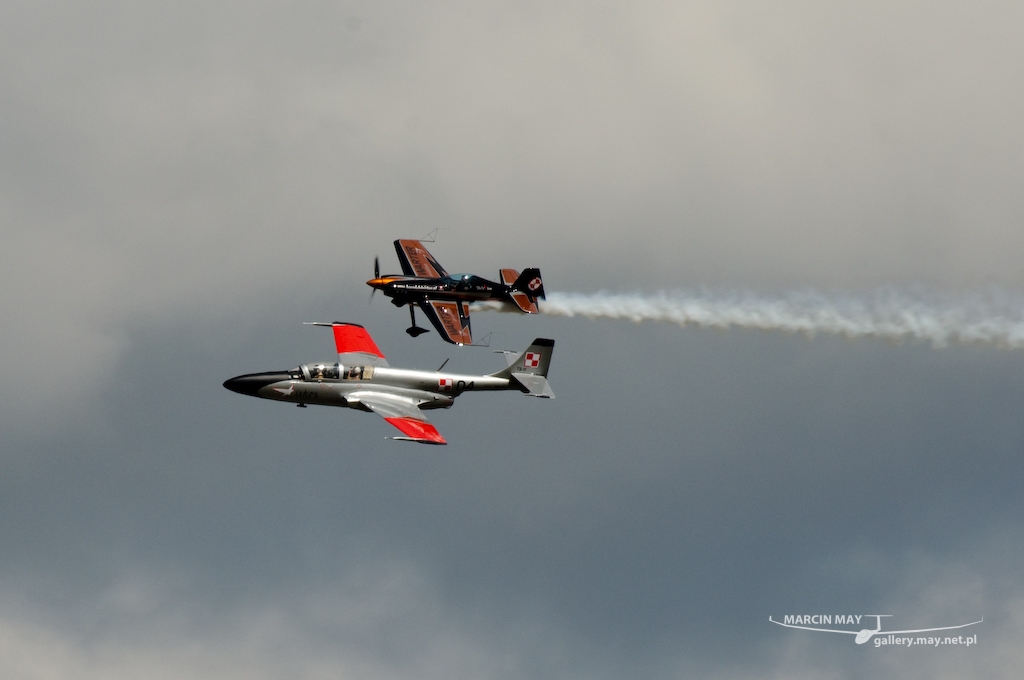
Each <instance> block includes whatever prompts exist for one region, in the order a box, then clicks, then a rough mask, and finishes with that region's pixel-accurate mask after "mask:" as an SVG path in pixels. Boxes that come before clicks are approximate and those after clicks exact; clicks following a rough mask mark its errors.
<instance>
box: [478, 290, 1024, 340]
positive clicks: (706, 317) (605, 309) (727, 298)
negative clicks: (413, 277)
mask: <svg viewBox="0 0 1024 680" xmlns="http://www.w3.org/2000/svg"><path fill="white" fill-rule="evenodd" d="M479 308H482V309H498V306H497V305H488V304H484V305H479ZM540 309H541V312H542V313H544V314H551V315H556V316H584V317H587V318H589V319H629V320H630V321H634V322H637V323H639V322H641V321H669V322H672V323H677V324H679V325H680V326H688V325H693V326H698V327H708V328H720V329H726V328H751V329H760V330H781V331H789V332H794V333H797V332H798V333H804V334H807V335H814V334H816V333H828V334H835V335H843V336H846V337H851V338H855V337H876V338H882V339H885V340H889V341H896V342H902V341H918V342H929V343H931V344H932V345H933V346H935V347H944V346H946V345H948V344H950V343H985V344H991V345H996V346H999V347H1005V348H1009V349H1022V348H1024V299H1021V298H1012V299H1011V297H1010V296H1008V295H1006V294H1004V293H999V292H996V291H990V292H988V293H985V294H979V295H974V296H965V297H959V298H948V297H939V296H934V295H925V294H922V293H911V292H905V291H904V292H901V291H896V290H882V291H877V292H876V293H874V294H873V295H871V296H868V297H864V298H857V297H852V296H826V295H823V294H821V293H817V292H813V291H799V292H790V293H787V294H784V295H781V296H777V297H771V296H766V295H759V294H756V293H750V292H732V293H730V292H722V291H711V290H700V291H697V292H688V291H675V292H660V293H656V294H654V295H644V294H640V293H632V294H613V293H606V292H599V293H590V294H588V293H557V292H556V293H549V294H548V296H547V300H546V301H541V308H540Z"/></svg>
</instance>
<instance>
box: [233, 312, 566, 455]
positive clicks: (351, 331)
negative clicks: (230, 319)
mask: <svg viewBox="0 0 1024 680" xmlns="http://www.w3.org/2000/svg"><path fill="white" fill-rule="evenodd" d="M311 325H314V326H328V327H330V328H331V329H332V330H333V331H334V344H335V346H336V348H337V350H338V360H337V361H330V362H323V363H313V364H302V365H301V366H299V367H298V368H293V369H292V370H290V371H271V372H268V373H251V374H248V375H240V376H238V377H235V378H231V379H230V380H228V381H226V382H225V383H224V387H226V388H228V389H229V390H231V391H233V392H238V393H239V394H245V395H249V396H251V397H260V398H261V399H273V400H276V401H286V402H291V403H294V404H298V405H299V406H302V407H305V406H306V404H320V405H323V406H347V407H348V408H354V409H359V410H361V411H370V412H371V413H376V414H377V415H379V416H380V417H382V418H383V419H384V420H386V421H387V422H389V423H390V424H392V425H394V426H395V427H397V428H398V429H399V430H401V432H402V434H403V435H404V436H402V437H393V439H398V440H404V441H413V442H419V443H422V444H447V442H446V441H445V440H444V437H442V436H441V434H440V433H439V432H438V431H437V429H436V428H435V427H434V426H433V425H431V424H430V423H428V422H427V418H426V416H425V415H424V414H423V411H425V410H427V409H435V408H449V407H450V406H451V405H452V404H453V403H455V398H456V397H457V396H459V395H460V394H462V393H463V392H470V391H475V392H480V391H485V390H487V391H490V390H518V391H520V392H524V393H525V394H527V395H530V396H533V397H545V398H552V397H554V396H555V395H554V393H553V392H552V391H551V387H550V386H549V385H548V381H547V374H548V365H549V364H550V362H551V353H552V351H553V350H554V347H555V341H554V340H548V339H546V338H537V339H536V340H534V341H533V344H531V345H530V346H529V347H528V348H527V349H526V351H525V352H523V353H522V354H515V353H513V352H507V353H504V354H505V357H506V360H507V361H508V366H507V367H506V368H505V369H504V370H501V371H498V372H497V373H492V374H490V375H462V374H458V373H441V372H440V369H439V370H438V371H417V370H410V369H404V368H391V367H390V366H388V362H387V360H386V359H385V358H384V354H382V353H381V351H380V349H378V348H377V344H376V343H375V342H374V341H373V338H371V337H370V334H369V333H367V332H366V329H364V328H363V327H362V326H359V325H356V324H352V323H342V322H340V321H335V322H334V323H320V322H316V323H313V324H311ZM445 363H447V361H446V362H445ZM441 368H444V364H441Z"/></svg>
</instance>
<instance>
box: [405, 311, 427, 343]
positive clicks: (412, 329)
mask: <svg viewBox="0 0 1024 680" xmlns="http://www.w3.org/2000/svg"><path fill="white" fill-rule="evenodd" d="M409 318H410V319H412V325H411V326H409V327H408V328H406V329H405V332H406V333H408V334H409V335H411V336H412V337H414V338H418V337H419V336H421V335H423V334H424V333H427V332H429V331H428V329H426V328H420V327H419V326H417V325H416V307H414V306H413V305H409Z"/></svg>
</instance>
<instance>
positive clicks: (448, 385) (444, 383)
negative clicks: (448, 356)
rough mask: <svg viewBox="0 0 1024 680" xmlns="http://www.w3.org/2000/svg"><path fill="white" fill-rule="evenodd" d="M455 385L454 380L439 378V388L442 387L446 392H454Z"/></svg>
mask: <svg viewBox="0 0 1024 680" xmlns="http://www.w3.org/2000/svg"><path fill="white" fill-rule="evenodd" d="M454 385H455V380H454V378H438V379H437V386H438V387H440V388H441V389H442V390H444V391H445V392H451V391H452V387H453V386H454Z"/></svg>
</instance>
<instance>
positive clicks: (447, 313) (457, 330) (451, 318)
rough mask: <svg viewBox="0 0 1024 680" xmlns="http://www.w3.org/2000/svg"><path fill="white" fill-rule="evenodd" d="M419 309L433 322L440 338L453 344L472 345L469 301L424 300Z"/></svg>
mask: <svg viewBox="0 0 1024 680" xmlns="http://www.w3.org/2000/svg"><path fill="white" fill-rule="evenodd" d="M420 309H422V310H423V313H424V314H426V315H427V318H428V319H430V323H432V324H434V328H436V329H437V332H438V333H439V334H440V335H441V337H442V338H444V339H445V340H447V341H448V342H450V343H453V344H455V345H472V344H473V333H472V329H471V328H470V325H469V303H468V302H452V301H448V300H424V301H423V302H421V303H420Z"/></svg>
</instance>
